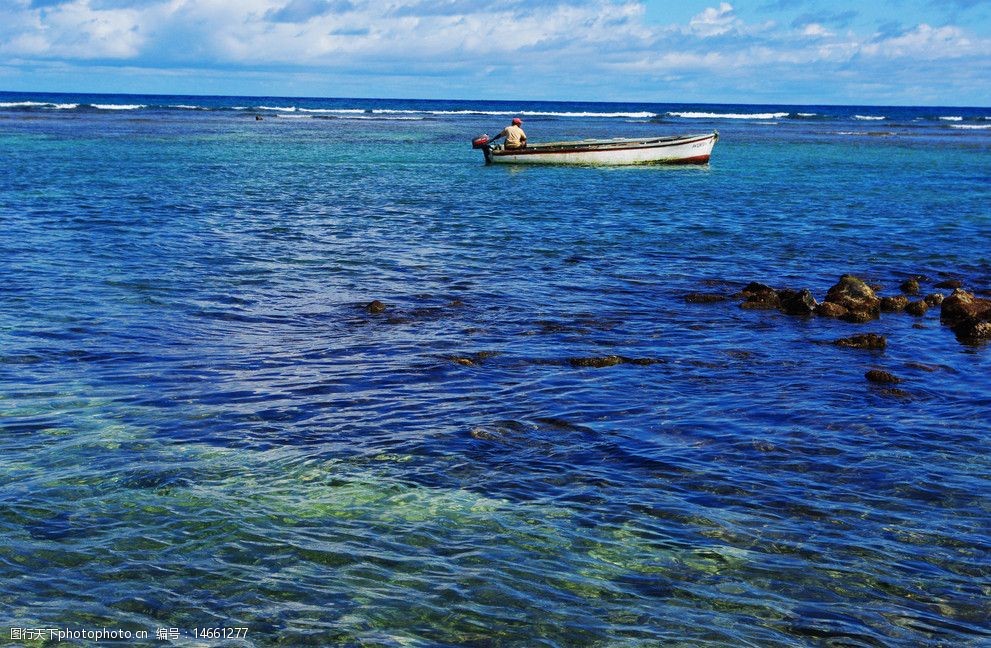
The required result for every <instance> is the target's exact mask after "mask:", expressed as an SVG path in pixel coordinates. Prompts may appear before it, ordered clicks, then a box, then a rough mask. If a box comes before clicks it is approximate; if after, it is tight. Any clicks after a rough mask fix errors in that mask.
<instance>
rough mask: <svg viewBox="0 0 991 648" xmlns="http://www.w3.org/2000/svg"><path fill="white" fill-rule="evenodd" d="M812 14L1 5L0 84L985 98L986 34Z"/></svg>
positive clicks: (355, 5)
mask: <svg viewBox="0 0 991 648" xmlns="http://www.w3.org/2000/svg"><path fill="white" fill-rule="evenodd" d="M814 4H815V3H813V2H803V1H802V0H789V1H788V2H781V1H780V0H779V2H778V3H777V4H776V5H774V4H772V5H765V8H764V10H763V11H751V12H750V13H748V14H746V15H744V14H743V13H742V12H740V11H738V10H737V8H736V7H734V5H733V4H731V3H730V2H718V3H716V2H713V3H712V4H711V5H710V6H707V7H703V8H701V10H700V11H698V12H697V13H695V14H694V15H693V16H691V17H690V18H689V19H688V20H683V19H682V20H680V21H679V20H672V21H668V22H665V21H664V20H661V21H660V22H658V21H657V20H656V14H657V12H656V11H654V12H651V15H652V16H653V17H654V18H655V19H649V18H648V12H647V11H646V5H645V3H643V2H635V1H631V0H559V1H557V2H539V3H538V2H531V1H526V0H499V1H495V0H413V1H407V2H401V1H395V0H393V1H389V0H386V1H378V2H372V1H368V0H8V5H7V6H6V8H4V9H0V58H2V59H5V60H6V63H3V62H0V89H2V88H3V85H4V80H5V79H7V80H10V79H15V80H17V82H18V83H19V84H23V83H24V81H25V75H29V74H34V75H36V76H37V78H45V75H46V74H47V75H49V77H50V78H55V77H54V76H52V75H53V74H55V72H53V71H56V72H57V71H58V70H63V71H66V73H68V72H67V71H69V70H76V71H78V72H80V73H83V74H85V73H86V71H87V70H88V71H89V72H90V73H91V74H100V75H107V74H111V75H112V74H113V73H114V70H118V71H119V73H120V74H121V75H122V76H123V77H126V78H130V79H138V78H140V77H141V75H142V72H141V71H144V72H143V74H144V75H145V76H146V77H162V76H166V77H169V78H170V79H171V80H172V82H173V83H174V84H176V86H177V87H176V91H182V90H183V87H179V86H182V83H181V81H182V79H186V80H187V81H192V80H195V79H201V80H202V79H205V78H221V79H222V78H227V79H228V83H230V82H231V80H235V79H240V82H241V83H242V87H251V84H252V83H255V84H261V88H260V89H264V88H267V87H277V86H278V87H290V86H291V85H292V83H293V82H294V81H295V82H300V83H303V82H305V83H307V84H310V87H316V88H318V89H319V90H320V94H326V93H327V90H328V89H332V88H334V87H342V88H347V89H352V91H354V90H353V89H357V90H358V91H360V89H361V87H362V84H363V83H364V87H366V91H365V94H366V95H368V94H378V95H382V94H393V95H395V94H400V93H403V94H406V95H410V94H418V96H461V97H468V96H472V95H471V93H481V94H482V95H484V96H489V97H497V96H499V95H500V93H501V94H502V96H506V97H507V98H513V99H525V98H535V99H536V98H540V99H553V98H560V99H606V100H610V99H629V100H671V101H677V100H694V101H703V100H711V101H720V100H724V101H745V100H748V99H749V100H753V101H758V100H763V101H779V102H780V101H788V100H793V101H795V102H813V101H823V102H828V101H840V102H851V99H853V98H856V97H864V98H865V99H866V100H869V101H873V102H882V103H883V102H884V101H885V100H888V101H889V102H892V103H895V102H899V103H911V102H918V103H933V102H935V103H945V104H954V103H960V101H959V100H958V99H960V98H963V97H966V98H967V99H968V100H969V101H971V102H974V101H980V102H983V104H984V105H987V104H988V103H991V97H989V95H988V92H989V90H988V89H987V87H986V86H988V84H987V83H986V79H985V80H984V82H983V83H981V82H980V77H981V76H983V75H984V73H986V70H987V69H991V37H989V36H988V35H987V34H985V33H981V31H980V30H979V29H974V28H972V27H971V28H968V27H965V26H961V25H956V24H950V23H949V22H947V21H948V16H947V15H946V14H935V13H933V14H932V19H931V20H928V21H917V22H915V23H914V24H913V23H910V24H901V23H898V22H894V21H888V22H887V23H886V24H885V25H883V26H876V27H874V28H871V29H863V28H860V29H858V28H856V27H855V22H856V20H855V19H856V18H857V14H858V12H857V10H856V8H855V7H856V6H857V5H856V4H853V3H849V4H850V7H844V6H839V5H840V4H842V3H836V4H835V5H830V8H828V9H826V10H819V11H816V10H814V9H815V7H814V6H813V5H814ZM949 5H951V6H952V8H953V11H956V12H959V11H970V12H980V11H982V7H983V6H985V3H984V2H980V1H976V2H975V1H974V0H968V1H965V2H964V1H961V2H957V3H949ZM789 10H790V11H791V12H792V14H787V13H786V12H787V11H789ZM931 11H936V10H935V9H933V10H931ZM783 12H785V13H783ZM982 70H983V72H982ZM280 79H282V82H281V86H280V81H279V80H280ZM287 83H288V84H289V86H287V85H286V84H287ZM187 85H188V84H187ZM866 88H870V91H869V92H867V91H866V90H865V89H866ZM46 89H57V88H46ZM122 89H123V88H122ZM392 89H395V91H394V92H391V93H390V90H392ZM417 89H419V91H418V92H416V90H417ZM376 91H377V92H376ZM242 92H243V90H242ZM555 92H557V93H559V94H558V96H555ZM452 93H453V95H452ZM865 93H866V95H865ZM254 94H259V93H258V92H255V93H254ZM686 95H688V96H686ZM755 97H756V98H755Z"/></svg>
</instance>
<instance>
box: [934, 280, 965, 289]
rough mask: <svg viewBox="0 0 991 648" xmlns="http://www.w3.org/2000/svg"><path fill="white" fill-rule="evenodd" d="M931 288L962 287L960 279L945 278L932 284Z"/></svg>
mask: <svg viewBox="0 0 991 648" xmlns="http://www.w3.org/2000/svg"><path fill="white" fill-rule="evenodd" d="M933 288H950V289H955V288H963V282H962V281H960V280H959V279H947V280H945V281H940V282H939V283H937V284H934V285H933Z"/></svg>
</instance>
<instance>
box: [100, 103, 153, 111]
mask: <svg viewBox="0 0 991 648" xmlns="http://www.w3.org/2000/svg"><path fill="white" fill-rule="evenodd" d="M90 105H91V106H93V107H94V108H98V109H100V110H138V109H139V108H144V107H145V106H144V105H143V104H90Z"/></svg>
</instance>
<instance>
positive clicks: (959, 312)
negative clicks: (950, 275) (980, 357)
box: [939, 288, 991, 344]
mask: <svg viewBox="0 0 991 648" xmlns="http://www.w3.org/2000/svg"><path fill="white" fill-rule="evenodd" d="M939 321H940V322H942V323H943V324H945V325H947V326H949V327H950V328H951V329H952V330H953V332H954V333H955V334H956V336H957V339H958V340H960V341H961V342H964V343H967V344H973V343H976V342H981V341H983V340H989V339H991V299H982V298H980V297H975V296H974V295H973V294H971V293H969V292H967V291H966V290H964V289H962V288H956V289H954V291H953V293H952V294H951V295H950V296H949V297H947V298H946V299H944V300H943V303H942V304H941V305H940V313H939Z"/></svg>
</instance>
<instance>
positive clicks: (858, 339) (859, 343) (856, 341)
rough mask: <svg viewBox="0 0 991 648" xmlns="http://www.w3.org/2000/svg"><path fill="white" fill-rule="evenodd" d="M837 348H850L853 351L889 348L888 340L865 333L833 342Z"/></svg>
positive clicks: (874, 334)
mask: <svg viewBox="0 0 991 648" xmlns="http://www.w3.org/2000/svg"><path fill="white" fill-rule="evenodd" d="M833 344H835V345H836V346H842V347H850V348H852V349H870V350H880V349H884V348H885V347H886V346H888V339H887V338H886V337H884V336H883V335H878V334H877V333H863V334H861V335H852V336H850V337H846V338H841V339H839V340H836V341H835V342H833Z"/></svg>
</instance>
